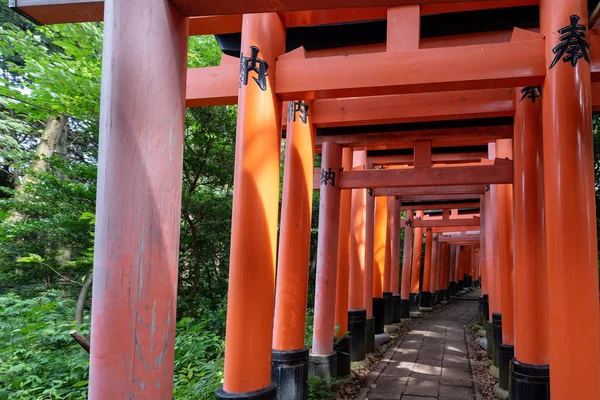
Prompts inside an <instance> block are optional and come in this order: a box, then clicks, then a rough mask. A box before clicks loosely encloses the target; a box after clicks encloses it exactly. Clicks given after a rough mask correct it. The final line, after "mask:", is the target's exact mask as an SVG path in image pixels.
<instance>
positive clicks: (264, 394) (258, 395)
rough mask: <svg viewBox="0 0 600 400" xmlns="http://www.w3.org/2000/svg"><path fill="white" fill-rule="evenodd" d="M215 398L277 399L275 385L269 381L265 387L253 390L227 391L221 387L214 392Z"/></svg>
mask: <svg viewBox="0 0 600 400" xmlns="http://www.w3.org/2000/svg"><path fill="white" fill-rule="evenodd" d="M216 398H217V400H225V399H239V400H278V399H277V385H276V384H274V383H271V384H270V385H269V386H267V387H266V388H262V389H260V390H257V391H254V392H247V393H227V392H226V391H224V390H223V388H219V389H217V392H216Z"/></svg>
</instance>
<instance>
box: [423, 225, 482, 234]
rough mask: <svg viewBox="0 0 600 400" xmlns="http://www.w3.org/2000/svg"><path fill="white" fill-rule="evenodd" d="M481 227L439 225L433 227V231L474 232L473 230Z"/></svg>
mask: <svg viewBox="0 0 600 400" xmlns="http://www.w3.org/2000/svg"><path fill="white" fill-rule="evenodd" d="M480 229H481V228H480V227H478V226H452V227H449V226H440V227H434V228H433V229H432V230H433V233H436V232H437V233H447V232H474V231H478V230H480Z"/></svg>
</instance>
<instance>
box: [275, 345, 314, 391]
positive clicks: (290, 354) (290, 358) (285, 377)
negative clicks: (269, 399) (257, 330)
mask: <svg viewBox="0 0 600 400" xmlns="http://www.w3.org/2000/svg"><path fill="white" fill-rule="evenodd" d="M271 381H273V383H274V384H276V385H277V392H278V395H277V396H278V397H277V398H278V400H302V399H304V400H306V399H308V347H305V348H303V349H300V350H289V351H282V350H273V361H272V363H271Z"/></svg>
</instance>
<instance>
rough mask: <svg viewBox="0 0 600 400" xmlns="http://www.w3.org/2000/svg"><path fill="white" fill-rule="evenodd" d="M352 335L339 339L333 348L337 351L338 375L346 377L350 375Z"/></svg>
mask: <svg viewBox="0 0 600 400" xmlns="http://www.w3.org/2000/svg"><path fill="white" fill-rule="evenodd" d="M351 340H352V339H351V337H350V335H346V336H344V337H343V338H341V339H339V340H337V339H336V343H335V344H334V346H333V349H334V350H335V352H336V353H337V376H338V378H344V377H346V376H348V375H350V342H351Z"/></svg>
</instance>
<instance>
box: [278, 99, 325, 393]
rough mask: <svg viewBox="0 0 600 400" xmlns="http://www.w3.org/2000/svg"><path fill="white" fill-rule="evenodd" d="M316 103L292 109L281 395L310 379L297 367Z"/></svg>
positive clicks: (284, 219) (281, 297)
mask: <svg viewBox="0 0 600 400" xmlns="http://www.w3.org/2000/svg"><path fill="white" fill-rule="evenodd" d="M312 105H313V102H312V101H308V102H304V101H292V102H290V106H289V109H288V115H287V120H288V125H287V138H286V152H285V166H284V172H283V194H282V200H281V223H280V233H279V250H278V258H277V284H276V286H275V322H274V328H273V360H272V376H273V378H274V380H275V382H276V383H277V386H278V388H279V389H278V390H279V392H280V393H288V392H292V393H298V394H300V395H303V393H304V392H305V391H306V388H307V387H306V381H307V378H308V376H306V375H305V374H304V373H303V372H304V371H303V368H299V367H298V366H300V365H302V366H305V368H308V347H306V346H304V333H305V328H306V300H307V297H308V264H309V258H310V257H309V254H310V228H311V223H312V198H313V171H314V170H313V165H314V151H315V150H314V148H315V128H314V126H313V125H312V123H311V122H310V119H311V115H312ZM292 365H293V366H292ZM305 368H304V369H305Z"/></svg>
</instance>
